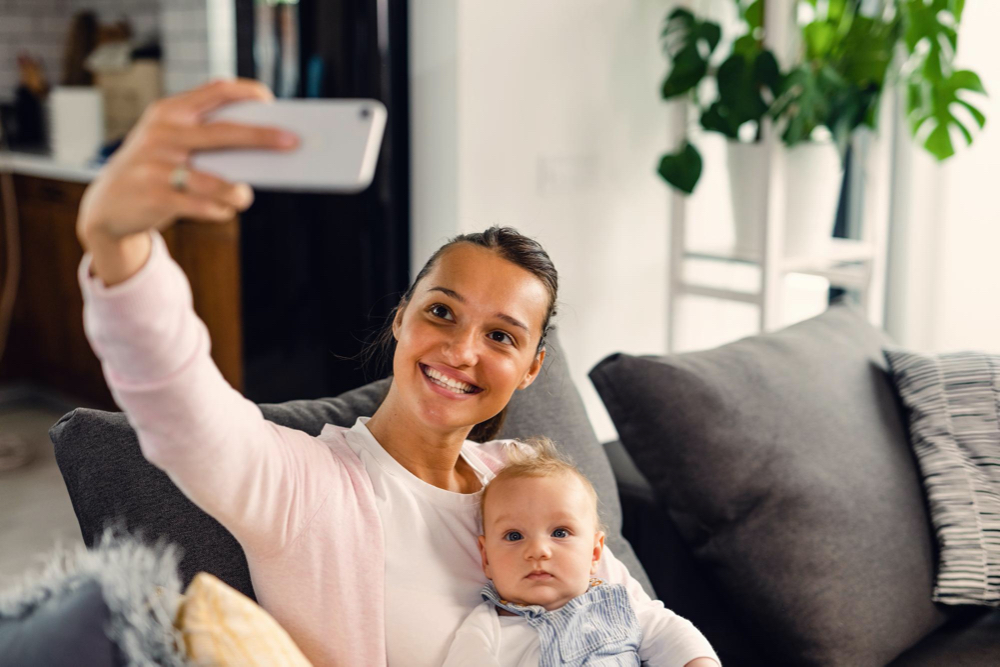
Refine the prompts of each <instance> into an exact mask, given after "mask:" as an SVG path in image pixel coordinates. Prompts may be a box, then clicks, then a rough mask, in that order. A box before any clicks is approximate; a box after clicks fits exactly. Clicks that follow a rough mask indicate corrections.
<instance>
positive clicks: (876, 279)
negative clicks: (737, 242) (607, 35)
mask: <svg viewBox="0 0 1000 667" xmlns="http://www.w3.org/2000/svg"><path fill="white" fill-rule="evenodd" d="M778 1H779V2H780V0H778ZM779 15H780V12H772V13H770V14H769V16H770V17H772V18H770V20H769V24H768V30H767V33H768V34H769V35H771V36H772V37H771V39H773V40H775V41H777V42H778V43H779V44H780V43H783V42H784V43H788V40H787V39H784V38H786V37H787V36H788V35H789V34H790V32H789V28H790V26H788V25H785V24H783V25H771V21H775V23H778V21H777V20H776V19H775V18H773V17H775V16H779ZM766 20H767V19H766ZM769 41H770V40H769ZM771 48H772V49H775V47H774V46H773V45H771ZM775 52H776V53H777V52H778V50H777V49H775ZM779 57H780V54H779ZM897 104H898V101H897V95H896V93H895V91H890V90H886V92H885V93H884V95H883V98H882V104H881V108H880V115H879V120H878V128H879V131H878V134H877V135H876V134H875V133H873V132H870V131H859V132H857V133H856V136H855V140H854V142H853V145H852V147H853V150H854V155H853V159H854V162H853V165H852V182H851V187H850V194H851V197H852V199H853V200H854V201H853V202H849V203H848V222H849V225H848V226H849V228H851V229H852V230H856V231H855V235H856V236H857V237H858V238H853V239H833V242H832V244H831V246H830V248H829V250H828V251H827V252H826V253H824V254H823V255H822V256H817V257H785V253H784V243H783V240H784V239H783V232H782V230H784V228H785V215H784V210H782V209H783V208H784V202H785V182H784V174H785V168H784V150H782V145H781V137H780V136H778V135H777V133H776V132H775V131H774V127H773V126H772V125H771V124H770V123H769V122H765V123H764V125H763V127H762V134H763V141H764V144H765V147H766V148H765V150H764V155H765V157H764V160H763V162H764V163H763V164H762V165H761V168H762V169H763V170H764V173H765V174H766V175H767V176H766V183H767V185H766V188H765V194H764V196H763V197H762V198H761V199H762V205H763V207H764V220H765V224H764V226H763V230H762V234H763V239H762V243H761V248H763V252H762V253H761V255H760V256H758V257H751V256H745V255H744V256H741V255H740V254H739V253H737V252H735V251H734V250H733V249H732V248H688V247H687V234H686V229H685V228H686V222H687V219H686V217H687V216H686V212H687V198H686V197H685V196H684V195H682V194H680V193H678V192H677V191H676V190H674V189H673V188H670V189H669V190H670V218H671V233H670V249H669V257H670V260H669V267H668V276H669V277H668V285H667V318H668V319H667V327H666V328H667V351H668V352H674V351H675V348H676V340H677V336H676V333H677V325H678V322H677V314H678V310H679V309H678V301H679V299H680V298H681V297H682V296H684V295H696V296H702V297H709V298H713V299H723V300H727V301H737V302H743V303H750V304H754V305H756V306H758V307H759V313H760V318H759V327H760V331H762V332H764V331H773V330H774V329H777V328H779V327H780V326H781V325H782V318H781V286H782V282H783V280H784V277H785V276H786V275H788V274H790V273H799V274H807V275H814V276H821V277H823V278H826V279H827V280H829V282H830V284H831V286H834V287H841V288H844V289H848V290H852V291H856V292H857V293H858V294H859V295H860V301H861V305H862V307H863V308H864V310H865V312H866V313H867V315H868V318H869V321H870V322H871V323H872V324H873V325H875V326H878V327H881V326H882V320H883V316H884V311H885V284H886V258H887V247H888V229H889V219H890V189H891V185H892V183H891V180H892V179H891V163H892V153H893V149H894V146H893V136H894V134H895V133H894V132H893V131H892V127H893V123H894V122H895V121H896V118H897ZM670 106H671V111H670V113H671V124H670V127H671V128H673V133H674V136H673V137H671V139H672V143H673V144H674V145H679V144H680V141H681V139H682V137H683V132H684V128H686V127H687V122H688V102H687V100H686V99H684V100H681V101H677V102H673V103H671V105H670ZM831 228H832V220H831ZM831 231H832V229H831ZM704 260H708V261H713V262H720V263H734V262H735V263H740V264H749V265H755V266H756V267H758V269H759V273H760V280H759V288H758V289H756V290H752V291H742V290H734V289H726V288H721V287H718V286H711V285H707V284H700V283H697V282H694V281H692V280H689V279H687V278H686V273H687V272H686V270H685V269H686V267H687V265H688V264H689V263H690V262H691V261H704Z"/></svg>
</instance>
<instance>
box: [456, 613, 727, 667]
mask: <svg viewBox="0 0 1000 667" xmlns="http://www.w3.org/2000/svg"><path fill="white" fill-rule="evenodd" d="M632 606H633V609H634V610H635V613H636V619H637V620H638V621H639V627H640V628H641V629H642V644H640V646H639V658H640V659H641V660H642V663H643V665H648V667H684V665H686V664H687V663H689V662H691V661H692V660H694V659H695V658H712V659H713V660H715V661H716V662H719V663H720V664H721V662H720V661H719V657H718V656H717V655H716V654H715V651H713V650H712V647H711V646H710V645H709V643H708V641H707V640H706V639H705V638H704V636H703V635H702V634H701V633H700V632H699V631H698V630H697V629H696V628H695V627H694V626H693V625H692V624H691V622H690V621H688V620H687V619H685V618H681V617H680V616H677V615H676V614H674V613H672V612H670V611H668V610H666V609H664V608H663V607H662V606H659V607H658V606H657V605H636V604H635V603H633V605H632ZM540 658H541V644H540V642H539V639H538V631H537V630H535V629H534V628H533V627H531V626H530V625H529V624H528V622H527V621H526V620H525V619H524V617H523V616H500V615H499V614H497V612H496V606H495V605H494V604H493V603H492V602H488V601H487V602H483V603H481V604H480V605H479V606H478V607H476V608H475V609H474V610H473V611H472V613H471V614H469V616H468V618H466V619H465V622H464V623H462V627H460V628H459V629H458V631H457V632H456V633H455V641H454V642H453V643H452V646H451V649H450V650H449V652H448V657H447V659H446V660H445V663H444V666H443V667H467V666H468V665H476V666H477V667H538V661H539V659H540Z"/></svg>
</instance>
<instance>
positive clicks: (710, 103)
mask: <svg viewBox="0 0 1000 667" xmlns="http://www.w3.org/2000/svg"><path fill="white" fill-rule="evenodd" d="M734 2H735V4H736V7H737V9H738V12H739V18H740V25H741V27H742V28H743V30H744V32H743V34H742V35H741V36H740V37H738V38H737V39H736V40H735V41H734V42H733V43H732V49H731V52H730V53H729V54H728V55H727V56H725V57H723V58H721V63H720V64H718V65H715V63H718V62H719V60H720V58H719V56H718V55H717V54H716V53H715V51H716V48H717V47H718V45H719V43H720V41H721V29H720V28H719V25H718V24H717V23H714V22H712V21H709V20H706V19H702V18H699V17H697V16H695V15H694V14H692V13H691V12H690V11H688V10H686V9H675V10H674V11H673V12H671V13H670V15H669V16H668V17H667V20H666V22H665V26H664V29H663V32H662V35H661V37H662V41H663V47H664V52H665V53H666V55H667V57H668V59H669V61H670V69H669V71H668V73H667V77H666V79H665V80H664V82H663V86H662V90H661V95H662V97H663V99H668V100H669V99H675V98H679V97H681V96H687V97H688V98H689V99H690V100H691V101H692V103H693V104H694V106H695V107H696V108H697V109H698V121H699V123H700V125H701V127H702V128H703V129H704V130H706V131H709V132H719V133H721V134H723V135H724V136H725V137H726V138H727V139H728V142H727V157H728V162H729V169H730V181H731V195H732V197H733V210H734V216H735V217H736V218H737V220H736V222H737V247H738V250H742V251H744V252H749V253H759V239H760V238H761V234H760V225H762V224H763V219H762V213H763V211H762V206H761V205H760V197H761V196H762V194H763V188H764V185H763V180H762V179H763V175H762V174H761V173H760V170H759V169H755V168H754V165H755V164H756V163H759V161H760V159H761V155H760V151H761V150H762V147H761V145H760V135H761V131H760V130H761V123H762V122H764V121H765V119H768V121H770V122H774V123H775V124H776V129H777V131H778V132H780V135H781V139H782V142H783V144H784V146H785V147H786V148H787V150H788V153H787V155H786V165H787V167H788V171H787V178H788V180H787V182H786V193H787V194H788V195H789V201H788V202H786V239H785V246H786V251H787V252H788V253H789V254H798V253H805V252H809V251H810V250H815V246H816V239H817V238H818V239H820V240H822V239H823V238H826V239H828V238H829V237H830V232H831V229H832V225H833V219H834V215H835V213H836V204H837V201H838V199H839V187H840V184H841V182H842V178H841V175H842V164H843V160H844V158H845V156H846V152H847V147H848V145H849V143H850V141H851V139H852V137H853V136H854V135H855V133H856V131H857V130H858V129H859V128H862V127H866V128H870V129H871V130H875V129H876V119H877V117H878V105H879V102H880V101H881V98H882V93H883V91H884V90H886V88H887V87H890V86H893V85H896V84H897V83H899V84H901V85H902V86H904V88H905V92H906V95H905V98H906V113H907V118H908V120H909V124H910V130H911V133H912V135H913V137H914V138H915V139H916V140H918V141H920V142H921V143H922V144H923V145H924V147H925V148H926V149H927V150H928V151H929V152H930V153H931V154H932V155H933V156H934V157H935V158H937V159H938V160H939V161H940V160H945V159H947V158H948V157H949V156H951V155H952V154H954V147H953V144H952V140H951V130H952V129H956V130H957V131H958V132H960V133H961V134H962V136H963V137H965V139H966V141H967V142H968V143H970V144H971V143H972V134H971V132H970V131H969V127H968V124H969V120H968V119H971V121H972V122H975V123H976V124H977V125H978V126H979V127H980V128H982V127H983V125H984V123H985V121H986V119H985V116H984V115H983V114H982V112H980V111H979V110H978V109H977V108H976V107H975V106H973V105H972V104H971V103H970V102H968V101H967V100H965V99H962V98H961V97H959V96H958V93H959V92H960V91H969V92H973V93H982V94H985V90H984V89H983V86H982V83H981V82H980V80H979V77H978V76H977V75H976V74H975V73H974V72H972V71H969V70H956V69H955V68H954V66H953V61H954V57H955V52H956V50H957V46H958V29H959V25H960V22H961V18H962V9H963V6H964V0H881V1H880V2H874V3H863V2H862V1H861V0H826V1H825V2H820V1H819V0H794V3H793V5H794V6H793V8H794V10H795V12H796V14H795V16H796V22H797V25H798V27H799V34H800V36H801V40H800V45H799V47H798V53H797V55H796V57H795V59H794V62H793V63H792V64H791V66H790V67H789V69H787V70H786V71H781V69H780V68H779V66H778V63H777V59H776V58H775V57H774V54H773V53H771V52H770V51H769V50H768V49H766V48H765V46H764V12H765V11H767V4H766V3H765V1H764V0H734ZM862 5H864V6H865V7H866V8H867V7H871V10H870V11H862ZM713 78H714V80H715V83H716V84H717V85H716V90H715V91H714V93H715V94H714V95H708V96H704V94H703V93H704V91H703V90H700V88H705V86H703V85H702V84H703V82H706V81H708V80H710V79H713ZM955 105H957V106H958V107H961V108H963V109H964V110H965V111H964V112H960V113H967V114H968V119H967V120H965V122H963V120H962V119H960V118H959V117H957V116H956V115H955V114H954V113H953V112H954V110H955V109H954V107H955ZM701 170H702V159H701V155H700V153H699V152H698V150H697V148H696V147H695V146H694V145H693V144H692V143H691V141H690V140H689V139H688V138H685V140H684V141H683V142H682V144H681V146H680V148H679V149H678V150H677V151H676V152H674V153H670V154H667V155H664V156H663V157H662V158H661V160H660V164H659V169H658V171H659V173H660V175H661V176H662V177H663V179H664V180H666V181H667V183H669V184H670V185H671V186H673V187H674V188H676V189H677V190H679V191H681V192H683V193H685V194H691V193H692V192H693V191H694V188H695V186H696V185H697V183H698V179H699V177H700V176H701ZM817 211H820V212H819V213H817ZM809 220H816V221H818V222H819V223H820V224H821V225H822V226H821V228H820V229H819V231H818V232H817V233H808V232H805V233H804V230H805V229H806V223H807V222H808V221H809ZM741 223H742V224H741Z"/></svg>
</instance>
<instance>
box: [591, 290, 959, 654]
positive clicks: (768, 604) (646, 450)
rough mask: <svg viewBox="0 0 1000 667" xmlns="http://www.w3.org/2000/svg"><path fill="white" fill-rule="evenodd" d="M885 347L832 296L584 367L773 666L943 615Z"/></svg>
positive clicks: (913, 629) (886, 646)
mask: <svg viewBox="0 0 1000 667" xmlns="http://www.w3.org/2000/svg"><path fill="white" fill-rule="evenodd" d="M884 342H885V340H884V336H883V335H882V334H881V333H880V332H878V331H877V330H875V329H873V328H872V327H871V326H870V325H869V324H868V323H867V322H866V321H865V319H864V318H863V316H862V315H861V314H860V313H859V312H857V311H856V310H854V309H853V308H850V307H847V306H842V305H838V306H834V307H831V308H830V309H829V310H828V311H827V312H826V313H824V314H823V315H820V316H819V317H816V318H814V319H812V320H808V321H806V322H803V323H800V324H798V325H796V326H793V327H790V328H788V329H785V330H783V331H779V332H776V333H771V334H765V335H760V336H754V337H750V338H747V339H744V340H741V341H737V342H735V343H731V344H729V345H725V346H723V347H720V348H717V349H714V350H707V351H703V352H694V353H689V354H679V355H671V356H666V357H636V356H630V355H627V354H617V355H612V356H611V357H608V358H607V359H605V360H604V361H602V362H601V363H600V364H599V365H598V366H597V367H595V368H594V369H593V371H591V379H592V380H593V382H594V385H595V386H596V387H597V390H598V392H599V393H600V395H601V398H602V399H603V400H604V403H605V405H606V406H607V408H608V411H609V413H610V414H611V417H612V419H613V420H614V423H615V426H616V427H617V429H618V433H619V434H620V436H621V440H622V443H623V444H624V445H625V446H626V448H627V449H628V451H629V453H630V454H631V455H632V457H633V458H634V459H635V461H636V463H637V465H638V466H639V468H640V469H641V470H642V471H643V473H644V474H645V475H646V477H648V479H649V480H650V482H651V483H652V485H653V487H654V489H655V492H656V494H657V496H658V498H659V500H660V501H661V502H662V503H663V504H664V505H665V506H666V507H667V509H668V511H669V513H670V515H671V517H672V518H673V519H674V521H675V522H676V524H677V526H678V528H679V529H680V531H681V534H682V536H683V538H684V540H685V541H686V542H687V544H688V546H689V547H690V548H691V549H692V552H693V554H694V555H695V557H696V558H697V560H698V561H699V563H700V564H701V565H703V566H704V567H703V570H704V571H706V572H708V573H709V575H710V576H711V577H712V578H713V580H714V581H715V583H716V584H717V585H718V589H719V590H720V591H722V595H723V597H724V599H722V600H720V603H721V604H724V605H725V606H726V607H727V608H728V609H729V610H731V611H733V612H734V613H735V615H736V617H737V618H738V619H739V620H740V622H741V623H742V624H743V625H744V626H745V627H747V628H750V629H751V632H752V633H753V634H754V635H756V639H757V640H758V642H757V643H758V644H759V645H761V646H766V647H769V649H770V651H772V655H771V656H769V657H770V658H772V659H774V660H778V661H779V662H782V663H788V664H796V665H850V666H856V665H884V664H886V663H888V662H890V661H891V660H892V659H893V658H895V657H896V656H897V655H899V654H900V653H901V652H902V651H904V650H905V649H907V648H908V647H910V646H911V645H913V644H914V643H916V642H917V641H919V640H920V639H921V638H923V637H924V636H925V635H927V634H928V633H930V632H931V631H933V630H934V629H935V628H937V627H938V626H939V625H940V624H941V623H942V622H943V621H944V620H945V618H946V617H945V615H944V613H943V612H942V611H941V610H939V609H938V608H937V607H935V605H934V604H933V603H932V602H931V599H930V594H931V587H932V584H933V573H934V548H933V540H932V537H931V534H930V529H929V523H928V517H927V512H926V509H925V506H924V499H923V495H922V491H921V486H920V479H919V475H918V473H917V469H916V463H915V461H914V459H913V454H912V452H911V451H910V448H909V445H908V443H907V438H906V430H905V426H904V423H903V418H902V415H901V407H900V406H899V405H898V404H897V402H896V399H895V395H894V392H893V389H892V385H891V382H890V381H889V378H888V376H887V374H886V371H885V366H884V363H885V361H884V359H883V358H882V345H883V343H884ZM647 566H649V567H652V564H649V563H647ZM711 639H712V637H709V640H711Z"/></svg>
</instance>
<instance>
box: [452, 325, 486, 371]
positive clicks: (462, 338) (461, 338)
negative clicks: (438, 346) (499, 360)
mask: <svg viewBox="0 0 1000 667" xmlns="http://www.w3.org/2000/svg"><path fill="white" fill-rule="evenodd" d="M477 343H478V341H477V340H476V332H475V331H474V330H473V329H471V328H469V329H464V330H461V331H457V332H455V335H454V336H452V337H451V338H449V339H448V341H447V342H446V344H445V350H444V352H445V359H446V360H447V362H448V364H449V365H450V366H453V367H455V368H458V367H459V366H474V365H475V363H476V355H477V352H476V344H477Z"/></svg>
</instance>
